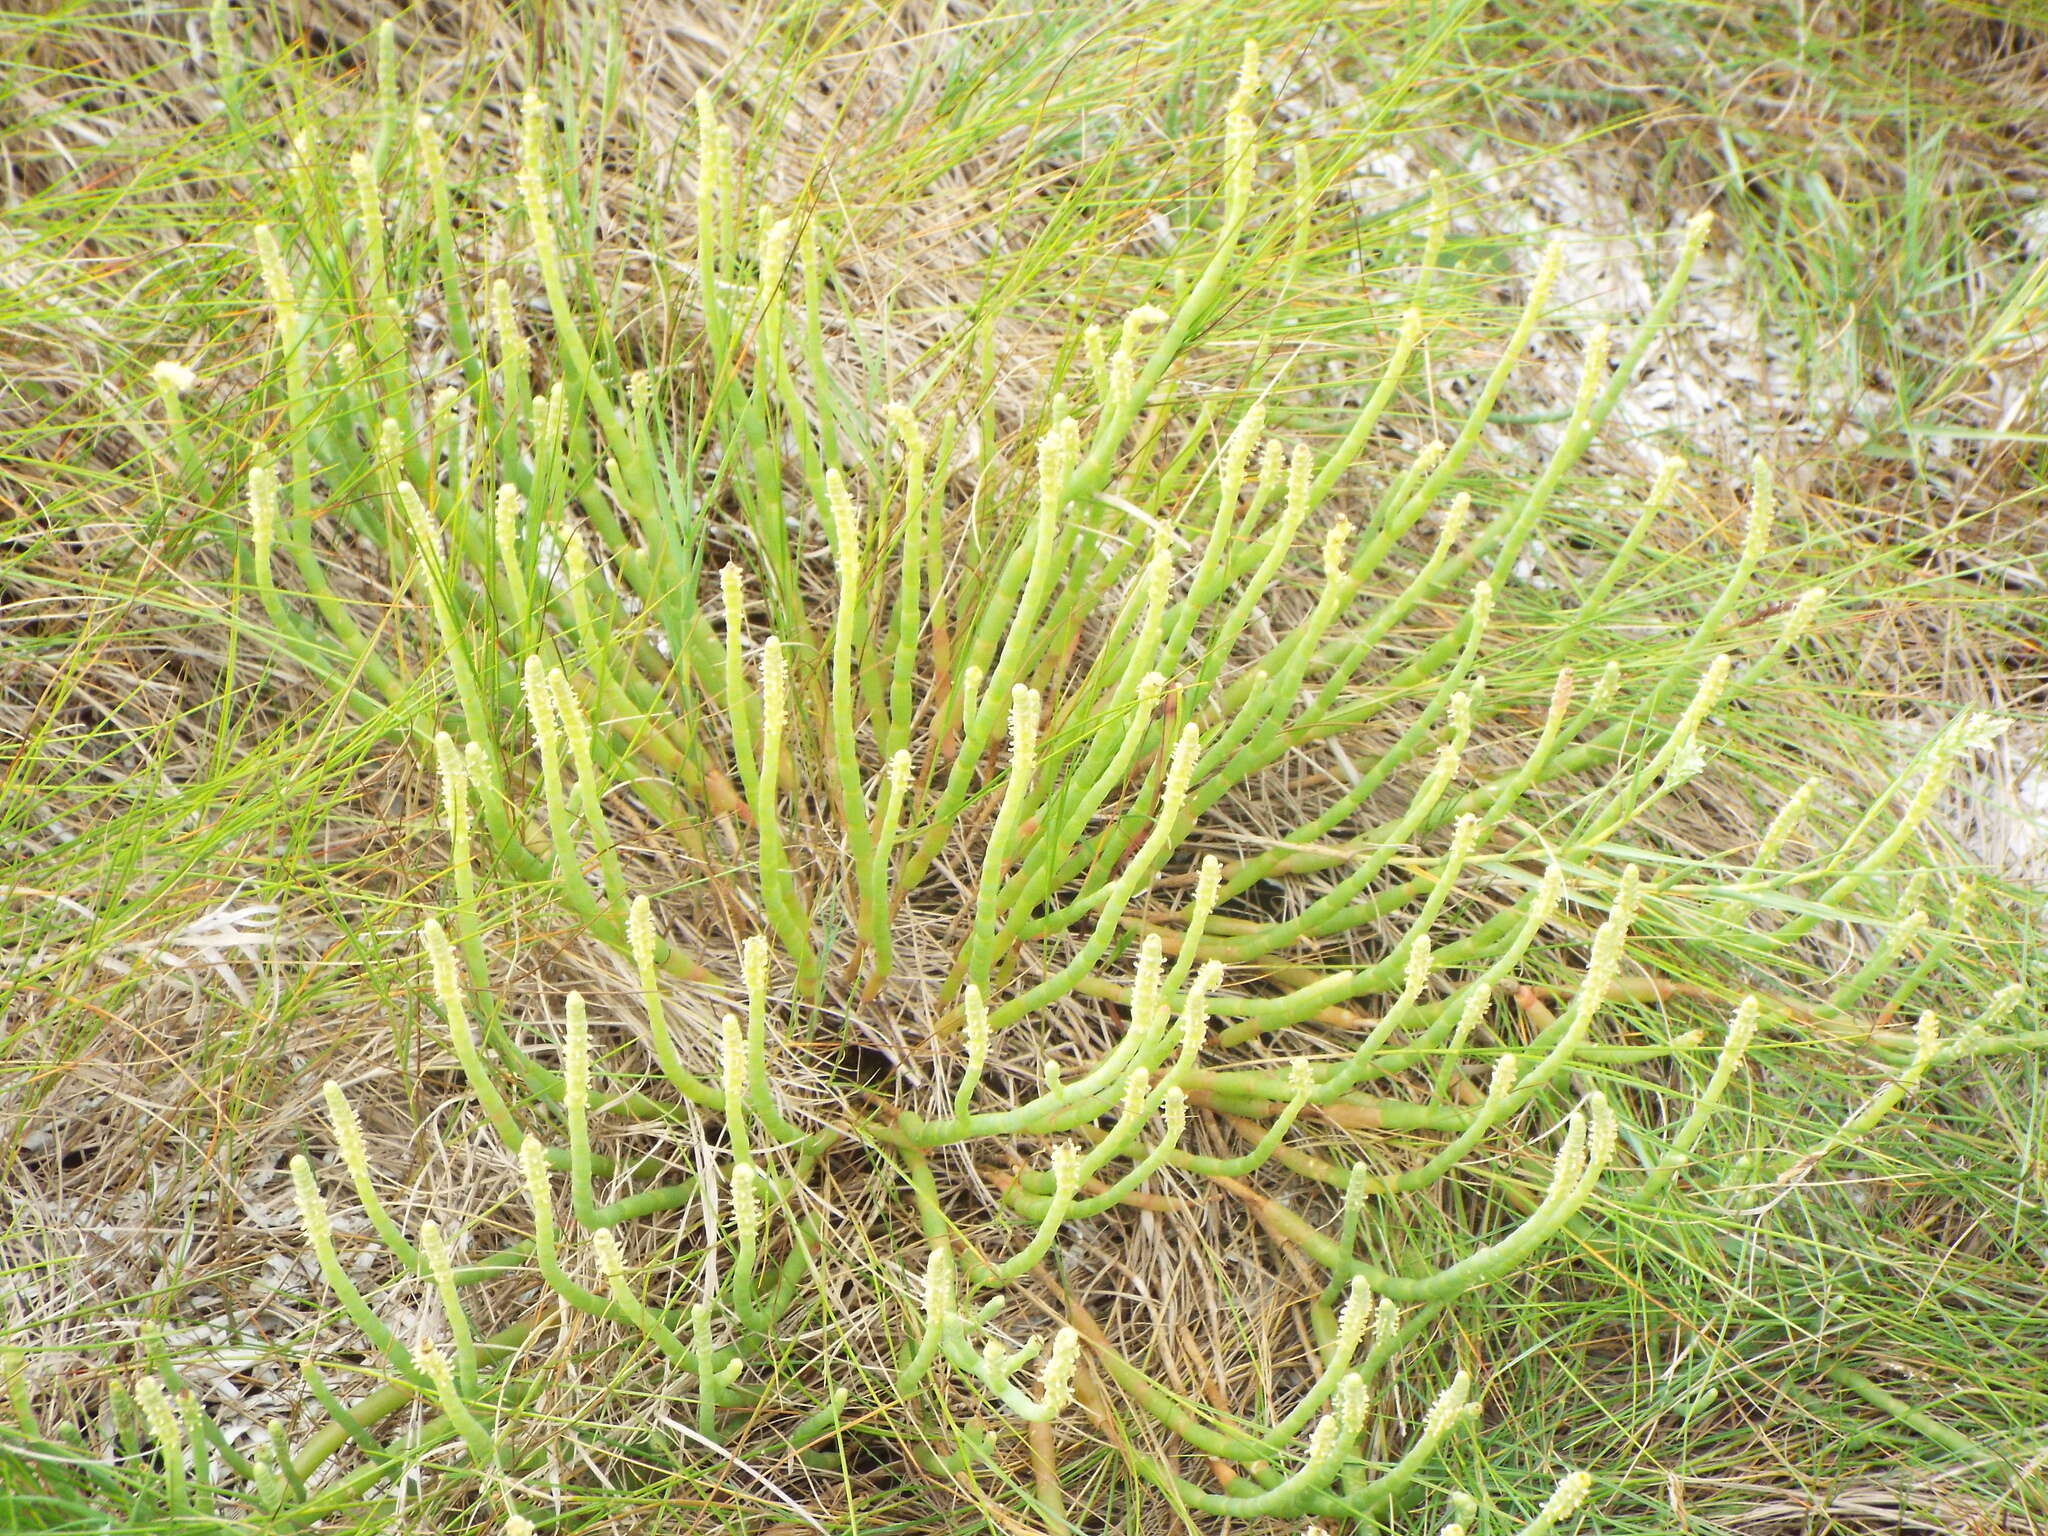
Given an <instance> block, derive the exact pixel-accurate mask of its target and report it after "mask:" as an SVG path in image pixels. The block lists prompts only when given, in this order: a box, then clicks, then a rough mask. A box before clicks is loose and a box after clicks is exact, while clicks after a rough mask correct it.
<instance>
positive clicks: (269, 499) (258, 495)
mask: <svg viewBox="0 0 2048 1536" xmlns="http://www.w3.org/2000/svg"><path fill="white" fill-rule="evenodd" d="M249 539H250V542H251V543H252V544H253V545H254V546H255V549H256V579H257V580H258V581H260V582H262V583H264V584H265V585H266V586H267V585H268V584H269V580H270V554H271V550H272V549H273V548H274V547H275V545H276V542H277V468H276V466H275V465H273V464H272V463H271V462H270V461H269V460H268V459H258V460H257V461H256V462H255V463H254V464H252V465H250V466H249Z"/></svg>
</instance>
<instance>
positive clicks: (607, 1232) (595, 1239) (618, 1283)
mask: <svg viewBox="0 0 2048 1536" xmlns="http://www.w3.org/2000/svg"><path fill="white" fill-rule="evenodd" d="M590 1247H591V1252H592V1254H593V1255H594V1256H595V1258H596V1259H597V1272H598V1274H599V1275H600V1276H602V1277H603V1279H604V1283H605V1288H606V1289H607V1290H609V1291H610V1292H611V1293H612V1295H613V1296H614V1297H617V1298H619V1299H620V1301H621V1304H622V1305H626V1304H627V1301H628V1299H629V1298H633V1291H632V1287H631V1286H630V1285H628V1284H627V1283H626V1255H625V1253H624V1252H623V1251H621V1249H620V1248H619V1240H618V1238H617V1237H615V1236H614V1235H613V1233H612V1229H611V1228H610V1227H599V1228H598V1229H597V1230H596V1231H595V1232H593V1233H591V1234H590ZM635 1299H636V1298H635Z"/></svg>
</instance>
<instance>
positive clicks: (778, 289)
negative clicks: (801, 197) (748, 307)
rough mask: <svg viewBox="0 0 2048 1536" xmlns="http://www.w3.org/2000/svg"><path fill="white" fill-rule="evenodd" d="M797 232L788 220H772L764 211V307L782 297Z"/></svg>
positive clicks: (762, 265) (762, 257)
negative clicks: (784, 280)
mask: <svg viewBox="0 0 2048 1536" xmlns="http://www.w3.org/2000/svg"><path fill="white" fill-rule="evenodd" d="M795 231H796V226H795V225H794V224H792V223H791V222H790V221H789V220H788V219H774V220H771V219H770V218H769V217H768V213H767V210H766V209H763V210H762V212H761V236H760V241H761V249H760V263H761V276H760V289H759V293H760V302H761V303H762V304H763V305H764V306H766V305H771V304H774V303H775V302H776V301H777V300H778V299H779V298H780V297H781V294H782V284H783V279H784V278H785V277H786V276H787V275H788V272H789V248H790V242H791V239H792V237H793V236H794V234H795Z"/></svg>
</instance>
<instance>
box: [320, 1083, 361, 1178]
mask: <svg viewBox="0 0 2048 1536" xmlns="http://www.w3.org/2000/svg"><path fill="white" fill-rule="evenodd" d="M320 1091H321V1096H322V1097H323V1098H324V1099H325V1100H326V1101H327V1118H328V1120H329V1122H330V1123H331V1124H332V1125H333V1127H334V1145H335V1147H336V1149H337V1150H339V1151H340V1153H341V1162H342V1166H343V1167H344V1168H346V1169H347V1170H348V1172H349V1176H350V1177H351V1178H353V1179H358V1180H361V1181H363V1182H366V1183H367V1182H368V1180H369V1177H370V1156H369V1152H368V1151H367V1149H366V1148H365V1147H364V1145H363V1122H362V1121H361V1120H359V1119H358V1118H357V1117H356V1108H355V1106H354V1105H353V1104H351V1103H349V1101H348V1095H347V1094H345V1093H343V1092H342V1091H341V1085H340V1084H339V1083H337V1082H335V1081H334V1080H333V1079H332V1078H329V1079H328V1080H327V1081H326V1082H325V1083H324V1084H322V1085H321V1090H320Z"/></svg>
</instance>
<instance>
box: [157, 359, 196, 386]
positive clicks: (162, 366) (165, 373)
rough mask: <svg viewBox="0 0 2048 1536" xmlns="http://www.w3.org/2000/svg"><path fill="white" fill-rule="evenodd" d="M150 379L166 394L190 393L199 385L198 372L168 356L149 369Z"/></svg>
mask: <svg viewBox="0 0 2048 1536" xmlns="http://www.w3.org/2000/svg"><path fill="white" fill-rule="evenodd" d="M149 379H150V382H151V383H152V384H154V385H156V387H157V388H158V389H159V390H161V391H162V392H163V393H164V394H166V395H183V394H189V393H190V392H191V391H192V390H195V389H197V388H198V387H199V375H198V374H196V373H194V372H193V371H192V370H191V369H190V368H188V367H186V366H185V365H184V364H183V363H181V362H178V361H176V360H175V359H172V358H168V357H167V358H165V359H164V360H163V361H161V362H159V363H157V364H156V365H154V366H153V367H152V368H151V369H150V370H149Z"/></svg>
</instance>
